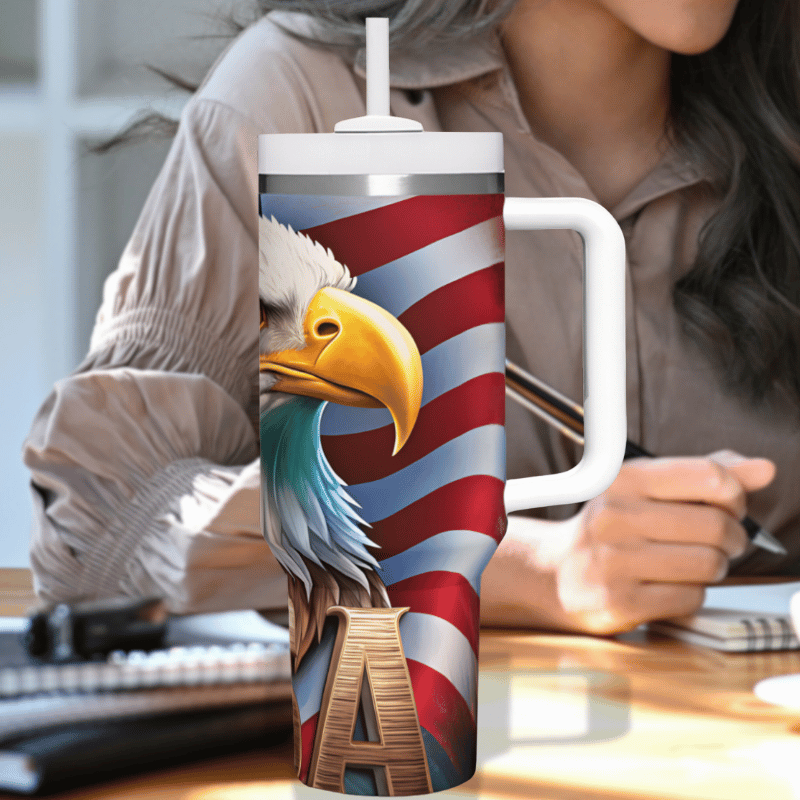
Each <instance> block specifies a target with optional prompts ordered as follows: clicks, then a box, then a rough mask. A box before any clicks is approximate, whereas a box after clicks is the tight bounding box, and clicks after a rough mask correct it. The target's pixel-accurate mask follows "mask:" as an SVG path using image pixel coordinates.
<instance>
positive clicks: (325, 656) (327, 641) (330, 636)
mask: <svg viewBox="0 0 800 800" xmlns="http://www.w3.org/2000/svg"><path fill="white" fill-rule="evenodd" d="M335 640H336V626H326V627H325V629H324V633H323V634H322V639H321V640H320V643H319V644H316V643H315V644H314V645H313V646H312V647H311V649H310V650H309V651H308V652H307V653H306V654H305V655H304V656H303V660H302V661H301V662H300V669H299V670H297V672H296V673H295V674H294V675H293V676H292V688H293V689H294V696H295V698H296V699H297V707H298V709H299V711H300V723H301V724H302V723H303V722H305V721H306V720H307V719H311V717H313V716H314V714H316V713H317V711H319V709H320V705H321V704H322V692H323V690H324V689H325V681H326V680H327V678H328V668H329V667H330V665H331V655H332V654H333V643H334V641H335Z"/></svg>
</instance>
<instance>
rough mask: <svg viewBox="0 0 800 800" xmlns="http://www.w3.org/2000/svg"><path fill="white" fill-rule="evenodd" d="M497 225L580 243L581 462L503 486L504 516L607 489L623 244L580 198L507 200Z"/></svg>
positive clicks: (620, 420) (618, 364)
mask: <svg viewBox="0 0 800 800" xmlns="http://www.w3.org/2000/svg"><path fill="white" fill-rule="evenodd" d="M503 221H504V223H505V227H506V230H511V231H513V230H555V229H559V228H567V229H569V230H574V231H577V232H578V233H579V234H580V235H581V237H582V238H583V244H584V273H583V274H584V279H583V314H584V325H583V352H584V369H583V376H584V377H583V416H584V422H583V436H584V443H583V458H582V459H581V461H580V463H579V464H578V465H577V466H575V467H573V468H572V469H570V470H567V471H566V472H559V473H556V474H555V475H540V476H536V477H532V478H517V479H514V480H510V481H507V482H506V489H505V507H506V511H507V512H511V511H520V510H521V509H524V508H540V507H544V506H553V505H561V504H564V503H577V502H582V501H584V500H589V499H590V498H592V497H596V496H597V495H599V494H601V493H602V492H604V491H605V490H606V489H607V488H608V487H609V486H610V485H611V483H612V482H613V481H614V478H616V477H617V473H618V472H619V468H620V466H621V464H622V458H623V456H624V454H625V440H626V436H627V422H626V414H625V395H626V392H625V239H624V238H623V236H622V231H621V230H620V228H619V225H617V223H616V220H615V219H614V218H613V217H612V216H611V214H609V213H608V211H606V210H605V209H604V208H603V207H602V206H601V205H599V204H598V203H594V202H592V201H591V200H585V199H583V198H573V197H563V198H561V197H559V198H528V197H507V198H506V200H505V205H504V207H503ZM533 268H534V269H535V266H534V267H533Z"/></svg>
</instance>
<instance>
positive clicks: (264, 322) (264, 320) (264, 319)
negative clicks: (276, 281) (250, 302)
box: [259, 302, 267, 331]
mask: <svg viewBox="0 0 800 800" xmlns="http://www.w3.org/2000/svg"><path fill="white" fill-rule="evenodd" d="M259 306H260V307H261V325H260V326H259V330H260V331H263V330H264V328H266V327H267V307H266V306H265V305H264V304H263V303H261V302H259Z"/></svg>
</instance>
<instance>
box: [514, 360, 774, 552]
mask: <svg viewBox="0 0 800 800" xmlns="http://www.w3.org/2000/svg"><path fill="white" fill-rule="evenodd" d="M506 394H508V395H509V397H511V398H513V399H514V400H516V401H517V402H518V403H519V404H520V405H522V406H524V407H525V408H527V409H528V410H529V411H531V412H533V413H534V414H536V415H537V416H538V417H541V419H543V420H544V421H545V422H547V423H548V424H550V425H552V426H553V427H555V428H557V429H558V430H560V431H561V432H562V433H563V434H564V435H565V436H568V437H569V438H570V439H572V440H573V441H576V442H578V444H583V408H581V406H579V405H578V404H577V403H575V402H573V401H572V400H570V399H569V398H568V397H564V395H563V394H560V393H559V392H557V391H556V390H555V389H553V388H552V387H550V386H548V385H547V384H546V383H544V382H543V381H540V380H539V379H538V378H535V377H534V376H533V375H531V374H530V373H529V372H526V371H525V370H524V369H522V367H519V366H517V365H516V364H513V363H512V362H511V361H509V360H508V359H506ZM641 456H644V457H647V458H655V456H654V455H653V453H650V452H649V451H647V450H645V449H644V448H643V447H640V446H639V445H638V444H636V443H635V442H632V441H631V440H630V439H628V440H627V441H626V442H625V456H624V457H625V458H637V457H641ZM741 524H742V526H743V527H744V529H745V531H747V536H748V538H749V539H750V541H751V542H752V543H753V544H754V545H757V546H758V547H761V548H763V549H764V550H769V551H770V552H772V553H779V554H780V555H786V548H785V547H784V546H783V545H782V544H781V543H780V542H779V541H778V540H777V539H776V538H775V537H774V536H773V535H772V534H771V533H770V532H769V531H766V530H764V528H762V527H761V525H759V524H758V523H757V522H756V521H755V520H753V519H751V518H750V517H745V518H744V519H743V520H742V521H741Z"/></svg>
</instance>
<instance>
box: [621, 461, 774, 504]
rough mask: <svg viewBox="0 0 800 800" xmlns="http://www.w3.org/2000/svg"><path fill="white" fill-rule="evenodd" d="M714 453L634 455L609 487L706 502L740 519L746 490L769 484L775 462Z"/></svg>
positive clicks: (654, 496) (627, 492) (626, 492)
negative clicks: (682, 455)
mask: <svg viewBox="0 0 800 800" xmlns="http://www.w3.org/2000/svg"><path fill="white" fill-rule="evenodd" d="M715 455H717V457H716V458H715V457H711V456H709V457H695V458H654V459H634V460H632V461H630V462H628V463H626V464H623V467H622V469H621V470H620V473H619V475H618V477H617V480H616V481H615V482H614V484H612V487H611V489H610V490H609V491H611V492H612V493H616V492H620V493H621V494H623V495H629V496H630V495H639V496H641V497H647V498H649V499H651V500H661V501H680V502H684V503H686V502H688V503H707V504H709V505H713V506H716V507H718V508H721V509H724V510H725V511H727V512H728V513H729V514H731V515H733V516H734V517H735V518H736V519H741V518H742V517H744V516H745V514H746V497H745V494H746V492H748V491H754V490H755V489H760V488H762V487H763V486H766V485H767V484H768V483H769V482H770V481H771V480H772V478H773V477H774V474H775V468H774V464H772V462H771V461H769V460H768V459H764V458H741V460H738V461H735V460H734V459H733V458H731V457H730V456H722V457H719V456H718V454H715ZM723 461H724V462H725V463H722V462H723Z"/></svg>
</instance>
